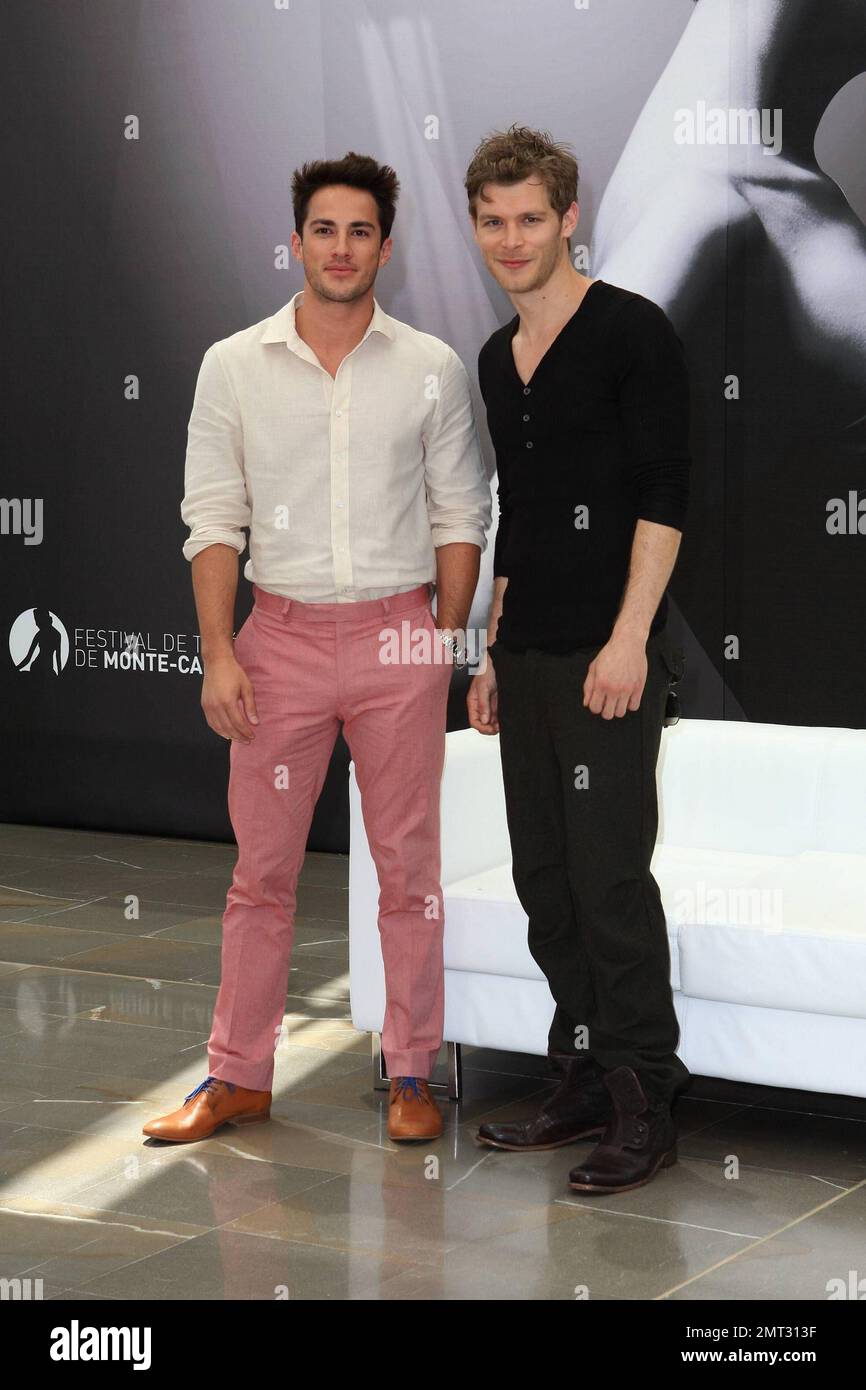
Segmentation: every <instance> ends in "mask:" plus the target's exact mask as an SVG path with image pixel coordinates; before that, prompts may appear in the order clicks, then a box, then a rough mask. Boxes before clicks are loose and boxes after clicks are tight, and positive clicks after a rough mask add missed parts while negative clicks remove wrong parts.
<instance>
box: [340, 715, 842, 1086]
mask: <svg viewBox="0 0 866 1390" xmlns="http://www.w3.org/2000/svg"><path fill="white" fill-rule="evenodd" d="M657 778H658V787H659V837H658V843H657V845H656V851H655V855H654V858H653V863H652V868H653V873H654V875H655V877H656V879H657V881H658V884H659V887H660V889H661V893H662V898H663V901H664V904H665V911H666V915H667V922H668V936H669V940H670V948H671V983H672V986H673V989H674V1001H675V1004H676V1009H677V1016H678V1018H679V1021H680V1030H681V1036H680V1045H679V1049H678V1051H679V1055H680V1056H681V1057H682V1059H683V1061H684V1062H685V1064H686V1066H687V1067H688V1068H689V1069H690V1071H691V1072H693V1073H694V1074H702V1075H705V1076H718V1077H727V1078H729V1079H731V1080H737V1081H748V1082H758V1083H763V1084H768V1085H773V1086H789V1087H796V1088H798V1089H802V1090H807V1091H826V1092H835V1093H841V1094H848V1095H852V1096H866V730H859V729H835V728H808V727H805V728H801V727H791V726H787V725H778V724H753V723H742V722H738V721H717V720H707V719H680V721H679V723H678V724H675V725H671V726H670V727H668V728H666V729H664V730H663V733H662V744H661V752H660V755H659V762H658V773H657ZM349 779H350V780H349V796H350V820H351V837H350V860H349V945H350V982H351V1005H352V1020H353V1022H354V1025H355V1027H356V1028H358V1029H360V1030H362V1031H366V1032H369V1033H371V1034H373V1035H374V1057H375V1055H376V1053H375V1046H376V1042H377V1035H378V1034H379V1032H380V1030H381V1027H382V1021H383V1014H384V999H385V994H384V976H383V970H382V957H381V951H380V947H379V934H378V927H377V920H376V919H377V902H378V891H379V890H378V880H377V877H376V871H375V866H374V864H373V861H372V858H371V856H370V851H369V847H368V844H367V837H366V833H365V830H364V824H363V820H362V817H361V805H360V795H359V790H358V785H357V782H356V780H355V769H354V764H353V763H352V764H350V769H349ZM441 825H442V886H443V891H444V897H445V972H446V973H445V1001H446V1002H445V1038H446V1040H447V1041H449V1042H450V1043H452V1044H460V1043H466V1044H474V1045H478V1046H482V1047H490V1048H500V1049H503V1050H505V1051H509V1052H525V1053H535V1054H539V1055H544V1054H546V1052H547V1030H548V1026H549V1024H550V1020H551V1016H552V1013H553V1000H552V998H551V995H550V991H549V990H548V987H547V983H546V981H545V979H544V976H543V975H542V974H541V971H540V970H539V968H538V966H537V965H536V964H535V961H534V960H533V959H532V956H531V955H530V954H529V950H528V948H527V944H526V925H527V920H526V914H525V912H524V911H523V909H522V907H521V906H520V903H519V902H518V900H517V895H516V893H515V891H514V885H513V881H512V878H511V852H510V846H509V840H508V832H507V827H506V820H505V802H504V794H503V788H502V773H501V766H500V761H499V739H498V737H491V736H485V735H482V734H479V733H477V732H476V731H475V730H474V729H464V730H460V731H459V732H455V733H450V734H448V736H447V752H446V762H445V773H444V777H443V783H442V812H441ZM454 1052H455V1049H452V1058H453V1056H454ZM451 1089H452V1094H453V1093H454V1091H455V1085H454V1083H453V1081H452V1087H451Z"/></svg>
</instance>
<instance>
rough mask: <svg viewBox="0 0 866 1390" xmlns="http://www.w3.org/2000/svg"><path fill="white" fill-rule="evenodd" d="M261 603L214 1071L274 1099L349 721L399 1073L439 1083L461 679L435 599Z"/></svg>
mask: <svg viewBox="0 0 866 1390" xmlns="http://www.w3.org/2000/svg"><path fill="white" fill-rule="evenodd" d="M253 592H254V595H255V605H254V607H253V611H252V613H251V614H250V616H249V617H248V618H247V621H246V622H245V623H244V625H243V627H242V628H241V630H240V632H239V633H238V635H237V638H236V639H235V656H236V657H237V660H238V661H239V662H240V665H241V666H242V667H243V668H244V670H245V671H246V673H247V675H248V676H249V678H250V680H251V681H252V684H253V689H254V692H255V698H256V709H257V713H258V716H259V723H258V724H257V725H254V726H253V727H254V728H255V738H254V739H253V741H252V742H251V743H248V744H245V743H242V742H240V741H238V740H236V739H233V740H232V742H231V751H230V775H229V793H228V804H229V815H230V817H231V822H232V826H233V829H234V832H235V838H236V840H237V844H238V859H237V863H236V865H235V870H234V875H233V878H232V884H231V887H230V888H229V891H228V895H227V899H226V910H225V913H224V915H223V932H222V974H221V982H220V988H219V993H218V995H217V1000H216V1005H215V1008H214V1015H213V1025H212V1029H211V1035H210V1039H209V1043H208V1065H209V1069H210V1074H211V1075H212V1076H215V1077H219V1078H220V1079H221V1080H224V1081H233V1082H234V1083H235V1084H236V1085H239V1086H246V1087H250V1088H252V1089H253V1090H257V1091H266V1090H270V1089H271V1083H272V1079H273V1072H274V1050H275V1048H276V1046H277V1043H278V1042H279V1039H280V1035H281V1027H282V1021H283V1014H284V1010H285V1004H286V990H287V985H288V976H289V961H290V955H291V947H292V937H293V933H294V922H295V910H296V901H297V883H298V875H299V873H300V870H301V866H302V864H303V861H304V854H305V851H306V845H307V835H308V833H309V828H310V822H311V820H312V818H313V812H314V810H315V806H316V802H317V800H318V797H319V793H320V792H321V789H322V784H323V783H324V780H325V776H326V774H327V771H328V766H329V763H330V758H331V752H332V750H333V747H334V743H335V740H336V738H337V734H338V732H339V728H340V724H341V722H342V725H343V734H344V737H345V739H346V742H347V744H348V745H349V749H350V752H351V755H352V758H353V760H354V763H355V774H356V777H357V781H358V787H359V790H360V793H361V805H362V812H363V817H364V826H365V828H366V831H367V839H368V842H369V844H370V850H371V853H372V855H373V859H374V862H375V865H376V871H377V874H378V879H379V888H380V893H379V914H378V925H379V933H380V937H381V942H382V957H383V961H384V967H385V986H386V1009H385V1020H384V1027H383V1032H382V1047H383V1051H384V1053H385V1060H386V1063H387V1067H388V1074H389V1075H390V1076H420V1077H429V1076H430V1073H431V1070H432V1068H433V1065H434V1063H435V1061H436V1057H437V1054H438V1052H439V1048H440V1045H441V1042H442V1024H443V1013H444V971H443V960H442V933H443V927H444V910H443V901H442V886H441V883H440V846H439V793H440V784H441V779H442V769H443V765H444V760H445V722H446V707H447V699H448V687H449V684H450V674H451V671H452V670H453V664H452V662H451V658H450V654H449V653H447V652H446V651H445V649H444V648H443V647H442V645H441V643H440V642H439V641H438V639H437V637H436V633H435V619H434V617H433V613H432V609H431V606H430V597H431V587H430V585H429V584H422V585H420V586H419V587H418V588H415V589H410V590H408V591H407V592H405V593H402V594H394V595H392V596H390V597H388V598H382V599H370V600H367V601H362V602H359V603H317V604H310V603H299V602H297V601H296V600H294V599H287V598H282V597H281V596H280V595H278V594H273V593H270V592H268V591H267V590H264V589H261V588H259V587H258V585H253ZM424 630H426V634H427V635H426V636H425V635H424ZM413 653H414V659H412V658H413ZM425 653H426V657H425Z"/></svg>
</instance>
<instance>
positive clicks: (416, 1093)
mask: <svg viewBox="0 0 866 1390" xmlns="http://www.w3.org/2000/svg"><path fill="white" fill-rule="evenodd" d="M443 1128H444V1125H443V1121H442V1112H441V1111H440V1109H439V1107H438V1105H437V1104H436V1102H435V1101H434V1099H433V1097H432V1096H431V1094H430V1087H429V1086H428V1085H427V1082H426V1081H424V1080H423V1079H422V1078H421V1077H420V1076H394V1077H392V1078H391V1094H390V1098H389V1101H388V1138H389V1139H438V1138H439V1135H440V1134H441V1133H442V1130H443Z"/></svg>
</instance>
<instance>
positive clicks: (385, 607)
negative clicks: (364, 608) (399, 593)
mask: <svg viewBox="0 0 866 1390" xmlns="http://www.w3.org/2000/svg"><path fill="white" fill-rule="evenodd" d="M382 612H383V613H390V612H391V600H390V598H389V597H388V595H387V594H386V595H385V597H384V598H383V599H382Z"/></svg>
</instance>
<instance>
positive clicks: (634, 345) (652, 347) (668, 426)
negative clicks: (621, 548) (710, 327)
mask: <svg viewBox="0 0 866 1390" xmlns="http://www.w3.org/2000/svg"><path fill="white" fill-rule="evenodd" d="M623 312H624V314H625V316H626V317H625V324H624V326H625V332H624V334H623V335H622V344H623V354H624V355H623V358H622V362H621V370H620V373H619V381H618V410H619V417H620V420H621V423H622V427H623V430H624V433H625V439H626V448H627V453H628V460H627V471H628V477H629V479H630V481H631V483H632V484H633V487H634V496H635V503H636V509H637V510H636V515H637V517H638V518H639V519H640V518H643V519H644V520H646V521H655V522H658V523H659V524H661V525H662V526H673V527H675V528H676V529H677V530H680V531H681V530H682V529H683V525H684V522H685V517H686V512H687V509H688V500H689V476H690V470H691V455H690V452H689V410H690V402H689V375H688V368H687V365H686V358H685V352H684V349H683V345H682V342H681V341H680V339H679V337H678V336H677V334H676V332H675V330H674V327H673V324H672V323H671V321H670V319H669V318H668V317H667V315H666V314H665V312H664V310H663V309H662V308H660V307H659V305H658V304H654V303H653V301H652V300H650V299H645V298H644V297H643V296H638V297H637V298H636V299H634V300H631V301H630V302H629V303H628V304H627V305H626V307H625V309H624V310H623Z"/></svg>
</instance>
